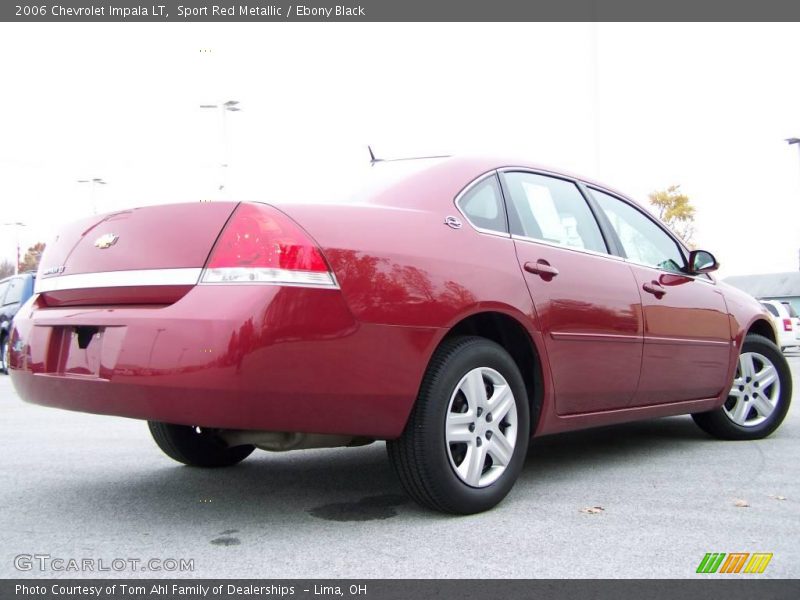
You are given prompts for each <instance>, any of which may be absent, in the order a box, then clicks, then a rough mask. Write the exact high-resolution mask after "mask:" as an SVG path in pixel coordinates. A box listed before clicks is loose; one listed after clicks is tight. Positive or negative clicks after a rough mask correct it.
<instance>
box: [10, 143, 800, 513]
mask: <svg viewBox="0 0 800 600" xmlns="http://www.w3.org/2000/svg"><path fill="white" fill-rule="evenodd" d="M371 171H372V174H371V179H372V181H371V182H370V185H368V186H367V187H365V188H362V189H360V191H358V192H355V193H353V194H351V195H349V196H348V197H347V198H346V199H345V200H342V201H330V199H327V198H326V199H321V200H320V201H318V202H310V203H301V202H298V203H284V202H281V201H280V200H275V201H273V200H270V202H269V203H268V204H267V203H259V202H240V203H236V202H216V203H196V204H171V205H161V206H148V207H145V208H138V209H134V210H124V211H120V212H114V213H111V214H107V215H103V216H95V217H92V218H89V219H84V220H83V221H80V222H77V223H74V224H72V225H69V226H66V227H64V228H63V229H62V230H61V232H60V233H59V235H58V237H57V238H56V239H55V240H54V241H53V242H51V243H50V244H48V245H47V249H46V251H45V253H44V256H43V257H42V263H41V267H40V270H39V276H38V278H37V283H36V294H35V296H34V297H33V298H31V299H30V300H29V301H28V302H27V303H26V305H25V306H24V307H23V308H22V309H21V310H20V311H19V313H18V314H17V316H16V319H15V322H14V328H13V332H12V334H11V340H10V342H11V344H10V361H9V362H10V367H11V369H10V370H11V376H12V378H13V382H14V385H15V386H16V389H17V390H18V392H19V395H20V396H21V397H22V398H23V399H25V400H27V401H28V402H33V403H36V404H42V405H47V406H54V407H58V408H65V409H69V410H76V411H85V412H91V413H101V414H109V415H119V416H124V417H133V418H137V419H146V420H147V421H148V422H149V427H150V431H151V432H152V435H153V437H154V438H155V441H156V443H157V444H158V445H159V446H160V447H161V449H162V450H163V451H164V452H165V453H166V454H167V455H168V456H170V457H171V458H173V459H175V460H177V461H179V462H182V463H185V464H187V465H194V466H198V467H221V466H229V465H233V464H235V463H238V462H239V461H241V460H243V459H244V458H246V457H247V456H248V455H249V454H250V453H251V452H253V450H254V449H255V448H261V449H264V450H272V451H281V450H291V449H299V448H314V447H317V448H318V447H332V446H353V445H359V444H365V443H369V442H371V441H374V440H386V445H387V448H388V454H389V459H390V462H391V464H392V465H393V466H394V469H395V471H396V472H397V475H398V477H399V479H400V481H401V482H402V484H403V486H404V488H405V489H406V491H407V492H408V494H410V495H411V496H412V497H413V498H414V499H415V500H417V501H418V502H420V503H421V504H423V505H425V506H428V507H431V508H434V509H437V510H441V511H446V512H452V513H474V512H478V511H482V510H486V509H488V508H490V507H492V506H494V505H495V504H497V503H498V502H499V501H500V500H501V499H502V498H503V497H504V496H505V495H506V494H507V493H508V492H509V490H510V489H511V487H512V485H513V484H514V481H515V480H516V478H517V476H518V474H519V472H520V469H521V468H522V465H523V462H524V460H525V455H526V451H527V448H528V442H529V439H530V438H531V437H532V436H533V435H537V436H538V435H544V434H551V433H556V432H561V431H567V430H574V429H581V428H586V427H593V426H598V425H608V424H612V423H621V422H625V421H631V420H635V419H648V418H652V417H662V416H668V415H678V414H691V415H692V416H693V417H694V420H695V421H696V422H697V424H698V425H699V426H700V427H701V428H702V429H703V430H705V431H706V432H708V433H709V434H711V435H713V436H716V437H719V438H723V439H733V440H753V439H758V438H763V437H764V436H767V435H769V434H770V433H772V432H773V431H774V430H775V429H776V428H777V427H778V426H779V425H780V423H781V421H782V420H783V418H784V416H785V415H786V412H787V410H788V408H789V403H790V400H791V394H792V389H791V388H792V382H791V375H790V371H789V369H788V366H787V363H786V361H785V359H784V358H783V355H782V354H781V352H780V351H779V349H778V348H777V347H776V346H775V331H774V329H773V327H772V325H771V324H770V320H769V317H768V315H767V314H766V313H765V312H764V309H763V307H762V306H761V305H759V303H758V302H756V301H755V300H753V299H752V298H750V297H749V296H747V295H745V294H743V293H742V292H740V291H737V290H735V289H733V288H731V287H728V286H726V285H724V284H722V283H720V282H718V281H716V280H715V279H714V278H713V277H712V276H711V275H710V274H709V273H710V272H711V271H713V270H714V269H715V268H716V267H717V262H716V260H715V258H714V257H713V256H712V255H711V254H710V253H708V252H705V251H700V250H695V251H691V252H690V251H689V250H687V248H685V247H684V246H683V245H682V244H681V242H680V241H679V240H678V239H676V237H675V236H674V235H672V233H670V231H669V230H668V229H667V228H666V227H665V226H664V225H662V224H661V223H660V222H658V221H657V220H656V219H655V218H653V217H652V216H651V215H650V214H649V213H648V212H646V211H645V210H643V209H642V208H640V207H639V206H638V205H637V204H636V203H634V202H633V201H631V200H629V199H628V198H626V197H625V196H624V195H622V194H620V193H618V192H616V191H614V190H612V189H609V188H607V187H605V186H602V185H599V184H597V183H594V182H591V181H587V180H584V179H582V178H578V177H574V176H570V175H565V174H562V173H556V172H553V171H551V170H546V169H542V168H537V167H534V166H531V165H526V164H525V163H519V162H508V161H492V160H485V159H468V158H437V159H426V160H415V161H407V162H404V163H402V164H401V163H387V162H384V163H377V164H375V165H374V166H373V167H372V168H371Z"/></svg>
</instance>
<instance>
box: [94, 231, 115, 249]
mask: <svg viewBox="0 0 800 600" xmlns="http://www.w3.org/2000/svg"><path fill="white" fill-rule="evenodd" d="M118 239H119V236H118V235H116V234H114V233H106V234H105V235H101V236H100V237H99V238H97V239H96V240H95V241H94V245H95V246H97V247H98V248H100V249H101V250H105V249H106V248H110V247H111V246H113V245H114V244H116V243H117V240H118Z"/></svg>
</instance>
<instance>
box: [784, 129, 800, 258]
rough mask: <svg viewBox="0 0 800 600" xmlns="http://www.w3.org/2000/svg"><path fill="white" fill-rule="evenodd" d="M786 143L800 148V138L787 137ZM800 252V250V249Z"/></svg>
mask: <svg viewBox="0 0 800 600" xmlns="http://www.w3.org/2000/svg"><path fill="white" fill-rule="evenodd" d="M786 143H787V144H789V145H790V146H793V145H796V146H797V149H798V150H800V138H796V137H791V138H786ZM798 252H800V250H799V251H798Z"/></svg>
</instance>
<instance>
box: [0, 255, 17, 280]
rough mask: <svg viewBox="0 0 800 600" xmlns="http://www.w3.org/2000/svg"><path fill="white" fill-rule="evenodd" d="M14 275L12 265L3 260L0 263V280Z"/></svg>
mask: <svg viewBox="0 0 800 600" xmlns="http://www.w3.org/2000/svg"><path fill="white" fill-rule="evenodd" d="M13 274H14V263H13V262H11V261H10V260H3V262H0V279H5V278H6V277H8V276H9V275H13Z"/></svg>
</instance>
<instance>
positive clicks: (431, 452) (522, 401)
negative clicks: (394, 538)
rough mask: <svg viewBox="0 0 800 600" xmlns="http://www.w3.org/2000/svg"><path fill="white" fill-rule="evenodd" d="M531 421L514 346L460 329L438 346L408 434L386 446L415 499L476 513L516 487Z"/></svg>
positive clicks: (447, 510) (443, 509)
mask: <svg viewBox="0 0 800 600" xmlns="http://www.w3.org/2000/svg"><path fill="white" fill-rule="evenodd" d="M470 383H472V384H474V385H470ZM481 385H482V386H483V387H481ZM481 389H483V390H484V392H481V391H480V390H481ZM465 390H466V391H465ZM473 391H474V393H473ZM509 392H510V393H511V395H512V397H511V398H508V393H509ZM467 394H469V396H470V397H471V398H472V400H469V399H468V395H467ZM476 399H477V400H476ZM481 403H482V404H483V409H481V405H480V404H481ZM492 410H495V411H496V414H497V413H498V412H499V413H500V417H499V418H495V416H493V415H492V414H491V411H492ZM530 421H531V419H530V411H529V406H528V397H527V394H526V390H525V384H524V382H523V380H522V376H521V375H520V372H519V369H518V368H517V365H516V363H515V362H514V360H513V359H512V358H511V356H510V355H509V354H508V352H506V351H505V350H504V349H503V348H502V347H501V346H500V345H498V344H496V343H494V342H492V341H490V340H487V339H484V338H479V337H457V338H453V339H451V340H447V341H445V342H444V343H443V344H442V345H441V347H440V348H439V349H438V350H437V351H436V353H435V354H434V356H433V358H432V359H431V362H430V364H429V365H428V369H427V371H426V372H425V375H424V377H423V380H422V385H421V386H420V391H419V396H418V397H417V402H416V404H415V406H414V409H413V410H412V412H411V415H410V417H409V420H408V423H407V424H406V428H405V430H404V431H403V434H402V435H401V436H400V438H398V439H396V440H390V441H388V442H387V443H386V448H387V451H388V454H389V460H390V462H391V463H392V466H393V468H394V470H395V472H396V473H397V476H398V478H399V479H400V483H401V484H402V485H403V488H405V490H406V492H407V493H408V495H409V496H411V498H413V499H414V500H415V501H416V502H418V503H419V504H421V505H422V506H425V507H428V508H431V509H434V510H437V511H441V512H445V513H452V514H462V515H467V514H474V513H478V512H482V511H485V510H488V509H490V508H492V507H494V506H495V505H497V504H498V503H499V502H500V501H501V500H502V499H503V498H505V496H506V494H508V492H509V491H510V490H511V488H512V486H513V485H514V482H515V481H516V480H517V477H518V476H519V473H520V471H521V469H522V465H523V464H524V462H525V455H526V453H527V450H528V441H529V437H530ZM470 423H471V424H472V425H471V426H472V427H473V428H472V429H470ZM446 429H447V431H446ZM473 436H474V437H473ZM462 438H463V439H464V440H467V441H463V442H462V441H460V440H461V439H462ZM478 440H480V442H479V441H478ZM509 445H511V446H512V447H511V448H509ZM470 448H471V449H470ZM482 456H483V457H484V458H483V459H481V457H482ZM468 458H472V460H468ZM503 463H505V464H503ZM468 481H469V482H470V483H468Z"/></svg>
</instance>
